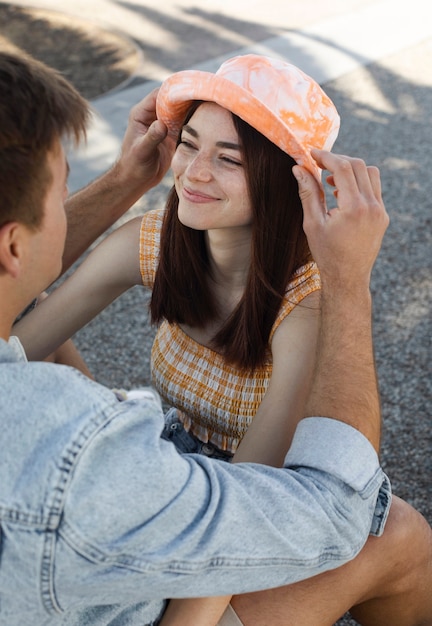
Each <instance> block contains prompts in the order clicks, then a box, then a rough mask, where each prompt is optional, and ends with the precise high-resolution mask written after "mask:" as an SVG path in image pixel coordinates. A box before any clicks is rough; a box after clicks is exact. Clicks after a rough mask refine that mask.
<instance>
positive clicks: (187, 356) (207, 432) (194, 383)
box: [140, 209, 320, 453]
mask: <svg viewBox="0 0 432 626" xmlns="http://www.w3.org/2000/svg"><path fill="white" fill-rule="evenodd" d="M163 215H164V210H163V209H162V210H161V209H159V210H155V211H150V212H149V213H146V214H145V215H144V217H143V219H142V223H141V235H140V268H141V276H142V280H143V285H144V286H145V287H148V288H150V289H151V288H152V287H153V283H154V278H155V274H156V268H157V262H158V256H159V247H160V231H161V227H162V221H163ZM319 288H320V278H319V273H318V269H317V267H316V265H315V263H308V264H307V265H304V266H303V267H301V268H299V269H298V270H297V271H296V272H295V274H294V276H293V279H292V281H291V282H290V284H289V286H288V289H289V300H288V298H285V299H284V300H283V303H282V306H281V309H280V311H279V314H278V316H277V318H276V320H275V323H274V325H273V328H272V331H271V334H270V341H271V339H272V337H273V334H274V332H275V331H276V329H277V328H278V326H279V324H280V323H281V322H282V320H283V319H284V318H285V317H286V316H287V315H288V314H289V313H290V312H291V311H292V309H293V308H294V307H295V305H296V304H298V303H299V302H301V301H302V300H303V298H305V297H306V296H307V295H309V294H310V293H312V292H313V291H317V290H318V289H319ZM151 370H152V380H153V384H154V386H155V388H156V389H157V390H158V392H159V393H160V395H161V396H162V398H163V399H164V401H165V402H166V403H168V404H169V405H170V406H174V407H176V408H177V410H178V411H177V412H178V417H179V418H180V420H181V421H182V422H183V424H184V426H185V428H186V430H190V431H191V432H192V433H193V434H194V435H195V436H196V437H198V438H199V439H200V440H201V441H203V442H205V443H206V442H208V441H211V442H212V443H213V444H214V445H215V446H217V447H218V448H220V449H221V450H227V451H229V452H232V453H234V452H235V451H236V449H237V446H238V444H239V443H240V441H241V439H242V438H243V436H244V434H245V432H246V430H247V429H248V426H249V424H250V423H251V421H252V419H253V417H254V415H255V413H256V412H257V409H258V407H259V405H260V404H261V401H262V399H263V397H264V394H265V392H266V390H267V387H268V384H269V381H270V377H271V373H272V362H271V358H270V357H269V359H268V362H266V363H265V364H264V366H263V367H262V368H260V369H259V370H256V371H255V372H254V375H253V376H249V375H247V373H244V372H242V371H241V370H239V369H238V368H236V367H235V366H232V365H230V364H227V363H226V362H225V360H224V358H223V356H222V355H221V354H219V353H217V352H215V351H214V350H212V349H210V348H207V347H206V346H203V345H202V344H200V343H198V342H196V341H194V340H193V339H191V337H189V336H188V335H187V334H186V333H185V332H184V331H183V330H182V329H181V328H180V327H179V326H178V325H177V324H169V323H168V322H166V321H164V322H162V323H161V324H160V326H159V328H158V330H157V333H156V337H155V340H154V343H153V348H152V354H151Z"/></svg>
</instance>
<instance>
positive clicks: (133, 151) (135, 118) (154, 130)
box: [117, 89, 175, 193]
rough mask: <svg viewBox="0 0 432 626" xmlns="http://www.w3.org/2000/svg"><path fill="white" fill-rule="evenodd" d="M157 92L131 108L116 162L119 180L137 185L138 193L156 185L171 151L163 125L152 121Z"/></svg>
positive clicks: (167, 165)
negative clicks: (140, 189) (137, 183)
mask: <svg viewBox="0 0 432 626" xmlns="http://www.w3.org/2000/svg"><path fill="white" fill-rule="evenodd" d="M157 93H158V89H154V90H153V91H152V92H151V93H150V94H148V95H147V96H146V97H145V98H144V99H143V100H141V102H139V103H138V104H137V105H135V106H134V107H133V108H132V109H131V111H130V114H129V122H128V127H127V129H126V132H125V136H124V138H123V143H122V148H121V154H120V157H119V159H118V162H117V168H118V169H119V176H120V178H121V180H122V181H125V182H126V181H127V182H128V183H132V184H135V183H136V182H139V184H140V185H142V193H144V192H145V191H148V190H149V189H151V188H152V187H154V186H155V185H157V184H158V183H160V181H161V180H162V178H163V177H164V175H165V173H166V172H167V170H168V168H169V166H170V163H171V158H172V155H173V153H174V148H175V142H174V141H173V139H172V138H170V137H169V136H168V135H167V128H166V126H165V125H164V124H163V123H162V122H160V121H159V120H157V119H156V97H157Z"/></svg>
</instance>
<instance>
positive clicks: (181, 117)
mask: <svg viewBox="0 0 432 626" xmlns="http://www.w3.org/2000/svg"><path fill="white" fill-rule="evenodd" d="M158 116H159V117H160V119H162V121H163V122H165V123H166V124H167V126H168V128H169V130H170V132H171V133H177V130H180V135H179V139H178V141H179V143H178V147H177V149H176V152H175V154H174V157H173V160H172V172H173V174H174V182H175V184H174V187H173V189H172V191H171V193H170V196H169V198H168V202H167V208H166V209H165V210H164V211H155V212H149V213H148V214H146V215H145V216H144V217H143V218H142V219H141V218H138V219H135V220H132V221H130V222H129V223H127V224H125V225H124V226H123V227H122V228H120V229H118V230H117V231H115V232H114V233H113V234H112V235H111V236H110V237H108V238H107V239H106V240H105V241H104V242H103V243H102V244H101V245H100V246H98V248H96V250H95V251H94V252H93V253H92V254H91V255H90V256H89V257H88V259H87V260H86V261H85V262H84V263H83V264H82V266H81V267H80V268H79V269H78V270H77V272H75V274H74V275H73V276H72V277H71V278H70V279H69V280H67V281H66V282H65V283H64V284H63V285H62V286H61V287H60V288H59V289H57V290H56V291H55V292H54V293H53V294H52V295H51V296H50V297H49V299H47V301H46V302H43V303H41V305H40V306H38V307H37V309H36V311H35V312H33V313H32V314H31V315H29V316H27V318H26V319H25V320H23V321H22V322H21V323H20V324H19V325H17V327H16V330H17V334H18V335H19V336H20V337H21V338H22V340H23V343H24V345H25V346H26V349H27V351H28V354H29V357H30V358H41V357H42V356H44V355H45V354H46V353H48V352H49V351H52V350H53V349H54V348H55V347H56V346H57V345H58V344H59V343H60V342H62V341H64V340H65V339H66V338H68V337H70V336H71V335H72V334H73V333H74V332H76V331H77V330H78V329H79V328H81V327H82V326H83V325H84V324H86V323H87V322H88V321H89V320H90V319H92V318H93V317H94V316H95V315H96V314H97V313H99V312H100V311H101V310H102V309H103V308H104V307H106V306H107V305H108V304H109V303H110V302H111V301H112V300H113V299H115V298H117V297H118V296H119V295H120V294H121V293H122V292H124V291H125V290H126V289H128V288H129V287H131V286H132V285H135V284H144V286H146V287H149V288H150V289H152V300H151V315H152V320H153V321H154V322H156V323H158V324H159V328H158V332H157V335H156V340H155V344H154V347H153V352H152V376H153V380H154V384H155V386H156V388H157V389H158V391H159V392H160V393H161V395H162V397H163V398H164V399H165V400H166V402H168V403H169V404H170V405H172V406H173V407H175V408H176V415H175V418H174V419H173V416H172V414H171V416H170V424H169V428H168V431H169V433H170V434H171V435H172V436H173V438H174V441H175V442H176V443H177V444H178V445H181V441H182V440H184V439H186V442H185V446H186V449H187V450H189V449H190V448H191V446H192V448H193V450H194V451H203V452H205V453H207V454H216V455H221V456H224V455H226V457H227V458H229V457H230V456H231V455H232V454H233V453H234V452H235V451H236V449H237V447H238V445H239V443H240V441H241V440H242V439H243V437H244V435H245V433H246V431H247V430H248V428H249V426H250V425H251V423H252V419H253V418H254V420H253V422H254V429H256V430H257V432H259V436H257V437H256V443H257V449H256V452H257V457H256V460H257V461H262V462H269V459H270V458H272V459H273V463H277V464H280V463H281V462H282V460H283V456H284V454H285V452H286V448H287V443H288V444H289V439H290V436H291V433H292V431H293V430H294V429H295V425H296V423H297V420H298V418H299V417H301V414H302V407H303V403H304V398H305V396H306V394H307V388H308V381H309V378H310V372H311V368H312V365H313V358H314V349H315V337H316V331H317V329H316V325H317V308H318V290H319V276H318V273H317V270H316V267H315V265H314V263H313V261H312V259H311V258H310V253H309V249H308V245H307V241H306V238H305V236H304V233H303V230H302V211H301V204H300V200H299V197H298V192H297V184H296V181H295V178H294V176H293V174H292V171H291V170H292V167H293V165H294V164H295V163H296V162H297V163H299V164H300V165H304V166H305V167H308V168H309V169H310V170H311V171H312V172H313V173H314V174H315V175H316V177H317V178H319V177H320V172H319V169H318V168H317V166H316V165H315V164H314V161H313V159H312V158H311V157H310V148H311V147H318V148H326V149H328V148H329V147H331V145H332V143H333V141H334V139H335V136H336V134H337V129H338V123H339V118H338V115H337V112H336V110H335V108H334V106H333V104H332V103H331V101H330V100H329V99H328V98H327V96H326V95H325V94H324V92H323V91H322V90H321V89H320V87H319V86H318V85H317V84H316V83H315V82H314V81H313V80H312V79H310V78H309V77H308V76H306V75H304V74H303V73H302V72H301V71H300V70H298V69H297V68H295V67H294V66H292V65H289V64H287V63H284V62H280V61H277V60H274V59H268V58H266V57H261V56H255V55H246V56H243V57H236V58H234V59H231V60H230V61H227V62H226V63H224V64H223V65H222V67H221V68H220V69H219V71H218V72H217V73H216V74H209V73H206V72H194V71H189V72H180V73H178V74H175V75H174V76H172V77H171V78H170V79H168V80H167V81H165V83H164V84H163V86H162V87H161V90H160V92H159V95H158ZM288 150H290V154H288V153H287V151H288ZM291 155H293V156H294V158H295V160H294V159H293V156H291ZM138 251H139V254H138ZM38 320H39V321H38ZM288 368H289V370H290V371H291V380H292V383H291V384H290V385H289V386H287V385H286V371H287V369H288ZM287 406H290V407H291V414H292V415H291V419H290V420H289V423H287V421H286V407H287ZM280 419H283V421H284V423H283V424H280V423H279V420H280ZM177 420H178V422H177ZM179 423H181V424H182V426H179ZM280 427H282V429H283V433H281V432H280V431H278V430H277V429H278V428H280ZM183 429H184V430H183ZM176 431H179V434H177V435H176V434H175V433H176ZM185 432H187V433H190V435H191V436H190V437H186V436H185ZM276 433H277V434H276ZM282 434H283V436H282ZM196 438H197V439H198V441H197V439H196ZM282 441H283V444H282ZM281 444H282V445H281ZM268 446H269V447H268ZM258 449H262V451H263V452H262V454H263V456H261V453H260V452H259V450H258ZM239 454H240V451H239Z"/></svg>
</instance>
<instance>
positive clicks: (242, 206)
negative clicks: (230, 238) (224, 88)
mask: <svg viewBox="0 0 432 626" xmlns="http://www.w3.org/2000/svg"><path fill="white" fill-rule="evenodd" d="M171 167H172V171H173V173H174V183H175V188H176V191H177V195H178V197H179V207H178V216H179V220H180V221H181V222H182V223H183V224H184V225H185V226H189V227H190V228H194V229H196V230H211V229H220V228H238V227H245V226H250V223H251V218H252V211H251V203H250V199H249V192H248V188H247V184H246V175H245V171H244V167H243V154H242V150H241V146H240V145H239V137H238V134H237V131H236V129H235V127H234V123H233V119H232V116H231V113H230V112H229V111H227V110H226V109H223V108H222V107H220V106H219V105H217V104H215V103H213V102H204V103H203V104H201V105H200V106H199V107H198V108H197V110H196V111H195V112H194V114H193V115H192V117H191V118H190V120H189V122H188V123H187V124H186V125H185V126H184V127H183V129H182V132H181V143H180V144H179V146H178V147H177V150H176V152H175V154H174V157H173V160H172V163H171Z"/></svg>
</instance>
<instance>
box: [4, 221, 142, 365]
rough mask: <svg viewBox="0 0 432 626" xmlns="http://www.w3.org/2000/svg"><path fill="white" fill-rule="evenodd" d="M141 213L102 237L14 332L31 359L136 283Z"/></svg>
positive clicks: (60, 341) (44, 353)
mask: <svg viewBox="0 0 432 626" xmlns="http://www.w3.org/2000/svg"><path fill="white" fill-rule="evenodd" d="M140 224H141V218H135V219H133V220H131V221H129V222H127V223H126V224H125V225H124V226H122V227H121V228H119V229H118V230H116V231H114V232H113V233H112V234H111V235H110V236H109V237H107V238H106V239H104V241H102V243H101V244H99V245H98V246H97V247H96V248H95V250H94V251H93V252H92V253H91V254H90V255H89V256H88V257H87V259H86V260H85V261H84V262H83V263H82V264H81V265H80V267H79V268H78V269H77V270H76V272H74V273H73V274H72V275H71V276H70V277H69V278H68V279H66V280H65V282H64V283H63V284H62V285H60V287H58V288H57V289H55V290H54V291H53V292H52V293H51V294H50V295H49V296H48V297H47V298H46V299H45V300H44V301H43V302H41V303H40V304H39V305H38V306H37V307H36V308H35V309H34V310H33V311H32V312H31V313H29V314H28V315H26V316H25V317H24V318H23V319H22V320H21V321H20V322H18V323H17V324H15V326H14V329H13V332H14V334H16V335H17V336H18V337H19V339H20V340H21V342H22V344H23V346H24V349H25V351H26V354H27V357H28V359H29V360H41V359H44V358H45V357H46V356H47V355H48V354H50V353H51V352H53V351H54V350H56V349H57V348H58V346H60V345H61V344H63V343H64V342H65V341H66V340H67V339H69V338H70V337H71V336H72V335H73V334H74V333H76V332H77V331H78V330H79V329H80V328H82V327H83V326H85V325H86V324H87V323H88V322H90V321H91V320H92V319H93V318H94V317H95V316H96V315H97V314H98V313H100V311H102V310H103V309H104V308H105V307H107V306H108V304H110V303H111V302H113V300H115V299H116V298H118V296H120V295H121V294H122V293H123V292H124V291H126V290H127V289H129V288H130V287H132V286H133V285H136V284H142V282H141V274H140V267H139V236H140Z"/></svg>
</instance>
